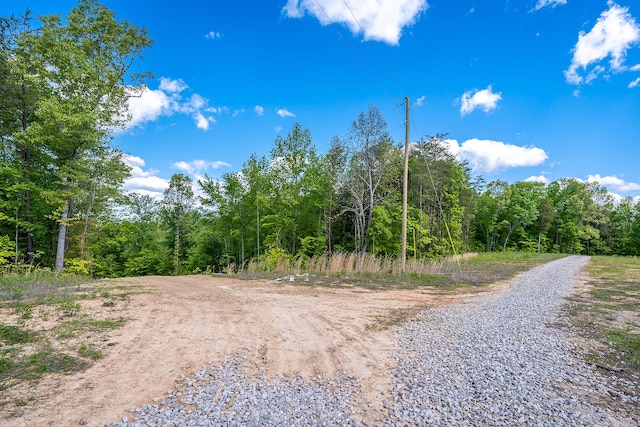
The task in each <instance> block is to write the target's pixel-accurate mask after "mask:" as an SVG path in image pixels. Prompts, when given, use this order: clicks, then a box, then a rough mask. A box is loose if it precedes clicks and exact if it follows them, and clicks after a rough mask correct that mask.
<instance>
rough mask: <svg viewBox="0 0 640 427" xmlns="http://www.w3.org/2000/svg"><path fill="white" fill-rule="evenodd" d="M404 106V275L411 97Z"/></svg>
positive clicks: (402, 253) (401, 250)
mask: <svg viewBox="0 0 640 427" xmlns="http://www.w3.org/2000/svg"><path fill="white" fill-rule="evenodd" d="M404 105H405V110H406V119H405V120H406V121H405V125H404V129H405V137H404V175H403V178H402V245H401V249H400V252H401V260H402V261H401V265H402V272H403V273H404V270H405V266H406V264H407V194H408V193H409V182H408V181H409V117H410V102H409V97H407V96H405V97H404Z"/></svg>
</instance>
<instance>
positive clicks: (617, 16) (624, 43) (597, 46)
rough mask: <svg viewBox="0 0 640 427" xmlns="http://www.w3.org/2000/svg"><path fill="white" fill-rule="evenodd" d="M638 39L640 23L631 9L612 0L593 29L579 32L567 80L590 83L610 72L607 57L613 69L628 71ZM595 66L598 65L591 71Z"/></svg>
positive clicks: (639, 37)
mask: <svg viewBox="0 0 640 427" xmlns="http://www.w3.org/2000/svg"><path fill="white" fill-rule="evenodd" d="M638 41H640V26H638V24H637V22H636V20H635V19H634V17H633V16H631V14H630V13H629V8H628V7H622V6H619V5H617V4H616V3H614V2H613V1H609V9H607V10H605V11H604V12H602V14H600V17H599V18H598V21H597V22H596V24H595V25H594V26H593V28H592V29H591V31H589V32H588V33H585V32H584V31H581V32H580V33H579V35H578V42H577V43H576V45H575V47H574V48H573V49H572V52H573V58H572V60H571V65H570V66H569V68H568V69H567V70H566V71H565V72H564V75H565V78H566V79H567V82H569V83H571V84H576V85H578V84H581V83H589V82H590V81H591V80H593V79H594V78H596V77H597V76H598V75H599V74H602V73H603V72H605V71H607V68H605V67H604V66H603V65H602V61H603V60H605V59H606V58H609V64H608V65H609V68H608V70H609V71H613V72H621V71H625V66H624V61H625V57H626V55H627V50H629V48H631V46H633V45H634V44H636V43H638ZM591 65H594V68H593V69H591V70H588V68H589V67H590V66H591ZM583 74H586V77H585V76H583Z"/></svg>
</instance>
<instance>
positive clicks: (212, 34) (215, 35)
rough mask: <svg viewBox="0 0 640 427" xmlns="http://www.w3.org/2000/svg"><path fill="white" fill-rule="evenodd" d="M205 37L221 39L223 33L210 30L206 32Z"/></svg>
mask: <svg viewBox="0 0 640 427" xmlns="http://www.w3.org/2000/svg"><path fill="white" fill-rule="evenodd" d="M205 38H208V39H214V40H217V39H221V38H222V33H221V32H220V31H209V32H208V33H207V34H205Z"/></svg>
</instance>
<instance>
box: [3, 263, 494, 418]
mask: <svg viewBox="0 0 640 427" xmlns="http://www.w3.org/2000/svg"><path fill="white" fill-rule="evenodd" d="M121 282H124V283H125V284H128V285H134V286H138V287H140V289H141V290H143V291H144V292H142V293H139V294H134V295H132V296H131V300H130V301H129V303H128V304H127V307H126V310H124V312H122V313H119V315H121V316H124V317H127V318H130V319H131V320H130V321H129V322H127V324H126V325H125V326H124V327H123V328H120V329H117V330H115V331H113V332H112V335H111V336H110V337H109V339H110V340H111V341H112V342H115V343H116V345H114V346H112V347H109V350H108V351H107V352H105V354H104V357H103V358H102V359H100V360H98V361H97V362H95V364H94V365H93V366H92V367H91V368H89V369H88V370H85V371H83V372H79V373H75V374H72V375H68V376H62V377H60V376H56V377H46V378H45V379H43V380H42V381H40V382H39V383H38V384H36V385H35V386H33V387H32V388H30V389H29V390H28V393H30V395H33V396H36V397H37V403H35V404H30V405H29V406H28V407H25V410H24V412H23V413H21V414H18V417H11V418H5V420H6V421H7V422H8V423H9V424H7V425H15V426H47V425H49V426H60V425H91V426H101V425H104V423H105V422H106V421H108V420H119V419H121V418H122V415H123V411H124V410H125V409H126V408H135V407H137V406H140V405H142V404H146V403H150V402H152V401H153V400H154V399H157V398H160V397H162V396H163V395H164V393H165V392H166V391H167V390H168V389H170V388H172V387H173V385H174V384H175V381H176V379H177V378H178V377H179V376H180V375H181V374H185V375H189V374H190V373H191V372H193V371H195V370H197V369H199V368H200V367H201V366H202V365H203V364H208V363H219V362H221V361H222V360H223V359H224V358H225V355H228V354H229V353H235V352H243V353H244V354H246V355H247V356H248V357H249V359H248V362H249V366H253V367H254V368H255V369H256V370H262V371H266V372H267V373H284V374H289V373H293V372H297V373H300V374H301V375H303V376H307V377H308V376H313V375H323V376H325V377H333V376H334V375H335V373H336V372H337V371H345V372H346V373H347V374H348V375H353V376H357V377H358V378H359V379H360V382H361V384H362V385H363V389H364V390H366V391H367V394H368V396H371V397H372V400H375V399H374V397H375V396H376V395H377V394H379V393H380V392H381V391H382V390H385V389H386V387H387V384H388V381H389V379H388V378H387V377H386V373H387V372H389V371H390V370H391V369H392V367H393V359H392V356H393V352H394V350H395V348H394V338H393V333H392V332H391V331H390V330H384V329H381V328H377V327H373V328H372V327H367V325H373V324H375V323H376V321H380V319H384V318H385V317H386V316H389V315H390V313H391V314H393V313H397V310H400V309H409V310H418V309H419V308H421V307H425V306H435V305H443V304H451V303H456V302H460V301H463V300H465V299H468V298H472V297H473V296H474V295H477V294H480V293H483V294H484V293H487V292H496V291H498V290H500V289H502V288H503V287H504V285H493V286H490V287H485V288H473V289H470V288H468V289H460V290H457V291H451V292H449V293H441V292H436V291H429V290H389V291H371V290H366V289H362V288H356V287H315V286H302V285H300V284H297V285H292V284H289V283H287V282H265V281H239V280H233V279H228V278H212V277H207V276H187V277H142V278H128V279H121ZM3 418H4V417H3Z"/></svg>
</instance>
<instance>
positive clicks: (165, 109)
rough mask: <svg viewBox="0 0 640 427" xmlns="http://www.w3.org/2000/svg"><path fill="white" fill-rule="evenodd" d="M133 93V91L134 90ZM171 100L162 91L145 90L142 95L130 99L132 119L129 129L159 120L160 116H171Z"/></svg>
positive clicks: (128, 125)
mask: <svg viewBox="0 0 640 427" xmlns="http://www.w3.org/2000/svg"><path fill="white" fill-rule="evenodd" d="M132 91H133V90H132ZM171 104H172V102H171V98H169V96H168V95H167V94H166V93H165V92H164V91H162V90H160V89H157V90H148V89H147V90H144V91H143V92H142V93H141V94H140V95H137V94H136V95H133V96H131V97H130V98H129V111H128V112H129V114H130V115H131V118H130V120H129V122H128V124H127V127H128V128H133V127H135V126H139V125H141V124H143V123H145V122H152V121H155V120H157V119H158V118H159V117H160V116H163V115H171V114H173V113H172V112H171Z"/></svg>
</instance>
